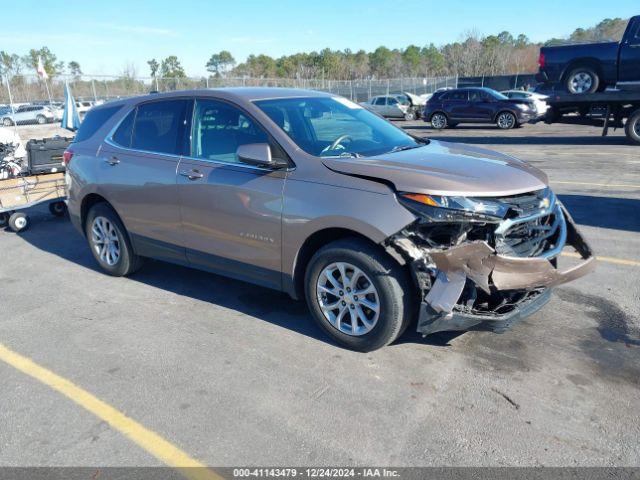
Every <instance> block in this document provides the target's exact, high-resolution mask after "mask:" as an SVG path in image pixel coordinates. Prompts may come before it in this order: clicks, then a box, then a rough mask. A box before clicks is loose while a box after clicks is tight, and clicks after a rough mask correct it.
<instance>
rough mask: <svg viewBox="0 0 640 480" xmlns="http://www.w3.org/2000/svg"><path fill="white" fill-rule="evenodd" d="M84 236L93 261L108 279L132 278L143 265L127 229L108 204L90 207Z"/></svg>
mask: <svg viewBox="0 0 640 480" xmlns="http://www.w3.org/2000/svg"><path fill="white" fill-rule="evenodd" d="M85 234H86V237H87V241H88V242H89V247H90V248H91V253H92V254H93V258H95V259H96V261H97V262H98V265H100V267H101V268H102V269H103V270H104V271H105V272H106V273H108V274H109V275H112V276H114V277H123V276H126V275H130V274H132V273H133V272H135V271H136V270H138V269H139V268H140V266H141V265H142V260H141V258H140V257H139V256H137V255H136V254H135V253H134V251H133V248H132V247H131V242H130V241H129V235H128V234H127V230H126V228H125V227H124V225H123V224H122V222H121V221H120V218H119V217H118V215H117V214H116V212H115V210H113V208H111V207H110V206H109V205H108V204H106V203H97V204H96V205H94V206H93V207H91V210H89V213H88V215H87V220H86V222H85Z"/></svg>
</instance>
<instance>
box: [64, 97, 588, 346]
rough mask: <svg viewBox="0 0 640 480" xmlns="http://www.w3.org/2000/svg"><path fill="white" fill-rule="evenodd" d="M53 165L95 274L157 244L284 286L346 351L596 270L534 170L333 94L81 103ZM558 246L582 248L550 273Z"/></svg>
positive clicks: (508, 312) (500, 316)
mask: <svg viewBox="0 0 640 480" xmlns="http://www.w3.org/2000/svg"><path fill="white" fill-rule="evenodd" d="M64 162H65V164H66V167H67V172H68V191H69V196H68V204H69V214H70V217H71V221H72V222H73V224H74V225H75V227H76V228H77V229H78V230H79V231H80V232H81V233H82V234H83V235H84V236H85V237H86V239H87V242H88V245H89V248H90V249H91V252H92V254H93V256H94V258H95V260H96V262H97V263H98V264H99V265H100V267H101V268H102V269H103V270H104V271H105V272H106V273H108V274H110V275H114V276H122V275H128V274H131V273H133V272H134V271H136V270H137V269H138V268H140V266H141V264H142V259H143V258H144V257H153V258H157V259H161V260H166V261H169V262H174V263H177V264H180V265H188V266H191V267H194V268H199V269H204V270H208V271H212V272H216V273H219V274H222V275H226V276H229V277H232V278H236V279H240V280H245V281H249V282H252V283H255V284H258V285H262V286H265V287H270V288H273V289H275V290H281V291H285V292H287V293H289V294H290V295H291V296H292V297H293V298H303V297H304V298H306V300H307V302H308V304H309V308H310V310H311V313H312V315H313V317H314V318H315V320H316V321H317V322H318V324H319V325H320V326H321V328H322V329H324V330H325V331H326V332H327V333H328V334H329V335H330V336H331V337H332V338H333V339H334V340H335V341H337V342H339V343H340V344H341V345H344V346H347V347H349V348H353V349H356V350H362V351H369V350H373V349H376V348H380V347H382V346H384V345H387V344H389V343H390V342H392V341H394V340H395V339H396V338H397V337H398V336H399V335H400V334H401V333H402V332H403V330H404V329H405V328H406V327H407V326H408V325H409V324H410V323H412V322H413V321H414V320H415V319H416V317H417V319H418V320H417V330H418V331H419V332H420V333H422V334H425V335H426V334H430V333H433V332H438V331H443V330H465V329H468V328H470V327H473V326H482V327H483V328H489V329H493V330H496V331H501V330H504V329H505V328H506V327H508V326H509V325H511V324H512V323H513V322H515V321H516V320H517V319H519V318H522V317H525V316H528V315H531V314H532V313H534V312H535V311H537V310H538V309H539V308H541V307H542V306H543V305H544V304H545V303H546V302H547V301H548V300H549V296H550V294H551V287H553V286H555V285H558V284H561V283H564V282H568V281H570V280H573V279H575V278H577V277H580V276H582V275H584V274H586V273H587V272H589V271H590V270H591V269H592V267H593V265H594V262H593V256H592V254H591V250H590V249H589V247H588V245H587V244H586V243H585V241H584V239H583V238H582V236H581V235H580V233H579V232H578V230H577V228H576V226H575V224H574V223H573V221H572V220H571V217H570V216H569V214H568V213H567V212H566V210H565V208H564V207H563V205H562V204H561V203H560V202H558V201H557V200H556V197H555V195H554V194H553V192H552V191H551V189H550V188H549V186H548V180H547V177H546V175H545V174H544V173H542V172H541V171H540V170H538V169H536V168H535V167H533V166H531V165H529V164H527V163H525V162H523V161H520V160H517V159H515V158H514V157H512V156H510V155H503V154H500V153H495V152H491V151H488V150H484V149H481V148H477V147H470V146H464V145H460V144H449V143H443V142H437V141H429V140H426V139H419V138H416V137H413V136H411V135H409V134H407V133H405V132H404V131H403V130H402V129H400V128H398V127H396V126H394V125H393V124H391V123H390V122H388V121H386V120H384V119H383V118H381V117H380V116H378V115H376V114H374V113H372V112H369V111H367V110H366V109H364V108H363V107H361V106H359V105H357V104H355V103H353V102H350V101H349V100H346V99H344V98H342V97H336V96H333V95H331V94H328V93H322V92H313V91H305V90H297V89H273V88H229V89H219V90H192V91H182V92H171V93H165V94H155V95H148V96H144V97H136V98H131V99H125V100H118V101H113V102H110V103H107V104H105V105H103V106H100V107H95V108H93V109H92V110H91V111H90V112H88V113H87V117H86V118H85V120H84V122H83V123H82V125H81V127H80V129H79V131H78V132H77V135H76V137H75V141H74V143H73V144H72V145H71V146H70V148H69V149H68V150H67V151H66V152H65V153H64ZM565 244H567V245H571V246H573V247H574V248H575V249H576V250H577V251H578V252H579V253H580V255H581V256H582V257H583V259H584V261H583V262H580V263H579V264H578V265H577V266H575V267H573V268H572V269H570V270H568V271H561V270H560V269H558V268H557V265H556V260H555V259H556V258H557V257H558V255H560V253H561V251H562V249H563V248H564V247H565ZM265 301H266V300H265Z"/></svg>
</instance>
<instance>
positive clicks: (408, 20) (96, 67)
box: [0, 0, 640, 76]
mask: <svg viewBox="0 0 640 480" xmlns="http://www.w3.org/2000/svg"><path fill="white" fill-rule="evenodd" d="M0 12H2V16H3V17H4V18H5V19H11V20H10V21H5V22H3V26H2V29H1V30H0V50H5V51H8V52H10V53H18V54H20V55H23V54H25V53H26V52H27V51H28V50H29V49H30V48H40V47H42V46H47V47H49V49H50V50H51V51H53V53H55V54H56V55H57V56H58V58H59V59H61V60H64V61H65V62H69V61H71V60H75V61H77V62H79V63H80V65H81V67H82V71H83V72H84V73H85V74H94V75H118V74H120V73H121V72H122V71H123V70H124V68H125V65H126V64H133V65H134V66H135V67H136V69H137V73H138V75H144V76H147V75H148V74H149V70H148V66H147V63H146V62H147V60H149V59H151V58H156V59H159V60H160V59H162V58H165V57H167V56H169V55H177V56H178V58H179V59H180V61H181V63H182V65H183V67H184V68H185V70H186V72H187V74H188V75H190V76H199V75H204V74H206V69H205V64H206V62H207V60H208V59H209V57H210V56H211V54H212V53H215V52H218V51H220V50H229V51H230V52H231V53H232V55H233V56H234V57H235V58H236V60H237V61H238V62H240V61H242V60H244V59H245V58H246V57H247V55H249V54H251V53H255V54H259V53H265V54H268V55H271V56H273V57H278V56H280V55H286V54H292V53H296V52H301V51H313V50H316V51H319V50H321V49H323V48H325V47H330V48H332V49H341V50H342V49H345V48H350V49H351V50H353V51H357V50H359V49H361V48H362V49H365V50H367V51H371V50H374V49H375V48H376V47H378V46H380V45H385V46H387V47H389V48H404V47H406V46H407V45H410V44H416V45H419V46H423V45H427V44H429V43H432V42H433V43H434V44H436V45H442V44H445V43H449V42H452V41H455V40H458V39H459V38H460V36H461V35H462V33H463V32H465V31H469V30H476V31H478V32H479V33H481V34H495V33H499V32H501V31H503V30H508V31H510V32H511V33H512V34H514V35H517V34H520V33H524V34H525V35H527V36H528V37H529V38H530V39H531V40H533V41H544V40H547V39H549V38H552V37H563V36H566V35H568V34H570V33H571V32H572V31H573V30H574V29H576V28H578V27H589V26H593V25H595V24H596V23H598V22H599V21H600V20H602V19H604V18H613V17H623V18H625V17H630V16H632V15H637V14H640V1H639V0H616V1H614V2H611V3H608V2H605V1H603V0H582V1H579V0H533V1H532V0H529V1H518V0H511V1H508V0H484V1H477V0H466V1H465V0H438V1H434V0H340V1H338V0H315V1H312V0H298V1H295V0H279V1H275V0H274V1H270V0H263V1H259V0H232V1H230V0H227V1H214V0H211V1H206V0H172V1H165V0H155V1H148V0H95V1H91V0H55V1H54V0H2V7H0Z"/></svg>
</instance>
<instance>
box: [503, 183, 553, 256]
mask: <svg viewBox="0 0 640 480" xmlns="http://www.w3.org/2000/svg"><path fill="white" fill-rule="evenodd" d="M499 200H500V201H501V202H504V203H508V204H509V205H510V206H511V207H510V209H509V214H508V215H507V218H506V219H505V220H503V221H502V222H501V223H500V224H499V225H498V227H497V228H496V230H495V245H494V248H495V249H496V252H498V253H499V254H501V255H506V256H510V257H539V256H543V257H546V258H553V257H554V256H556V255H557V254H558V253H559V252H560V250H561V249H562V247H563V246H564V242H565V240H566V229H565V222H564V217H563V215H562V211H561V210H560V205H558V204H557V203H556V200H555V197H554V195H553V194H552V193H551V191H550V190H549V189H545V190H540V191H538V192H533V193H531V194H525V195H518V196H515V197H503V198H500V199H499Z"/></svg>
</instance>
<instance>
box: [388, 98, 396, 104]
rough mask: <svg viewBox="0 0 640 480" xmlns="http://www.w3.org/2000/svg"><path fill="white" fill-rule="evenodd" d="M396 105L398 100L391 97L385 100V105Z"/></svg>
mask: <svg viewBox="0 0 640 480" xmlns="http://www.w3.org/2000/svg"><path fill="white" fill-rule="evenodd" d="M397 104H398V99H396V98H393V97H388V98H387V105H397Z"/></svg>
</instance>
